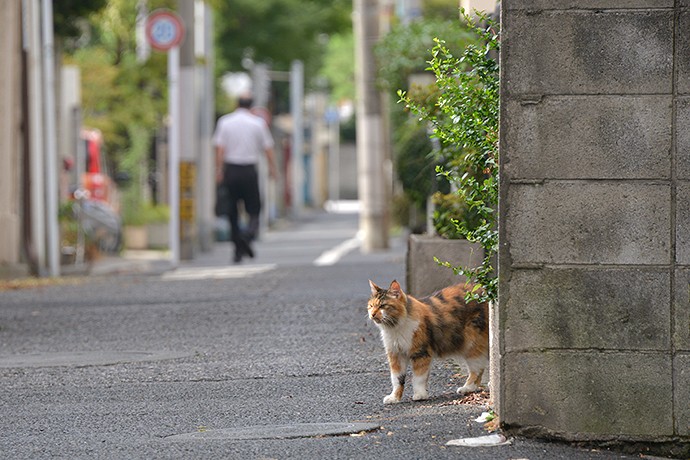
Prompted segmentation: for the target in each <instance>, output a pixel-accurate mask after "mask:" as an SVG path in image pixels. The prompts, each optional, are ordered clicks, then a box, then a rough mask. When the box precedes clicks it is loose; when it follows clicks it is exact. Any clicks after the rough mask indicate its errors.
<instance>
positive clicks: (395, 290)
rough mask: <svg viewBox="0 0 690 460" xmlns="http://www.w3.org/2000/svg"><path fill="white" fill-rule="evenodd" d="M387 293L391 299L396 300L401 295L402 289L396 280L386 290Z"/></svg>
mask: <svg viewBox="0 0 690 460" xmlns="http://www.w3.org/2000/svg"><path fill="white" fill-rule="evenodd" d="M388 293H389V294H390V295H391V297H394V298H396V299H397V298H399V297H400V296H401V295H402V288H401V287H400V283H398V281H397V280H393V282H392V283H391V286H390V287H389V288H388Z"/></svg>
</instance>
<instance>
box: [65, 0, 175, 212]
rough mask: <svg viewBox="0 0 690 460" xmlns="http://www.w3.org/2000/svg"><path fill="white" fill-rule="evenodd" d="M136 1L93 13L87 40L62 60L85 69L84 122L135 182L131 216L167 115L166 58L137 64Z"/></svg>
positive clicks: (129, 198)
mask: <svg viewBox="0 0 690 460" xmlns="http://www.w3.org/2000/svg"><path fill="white" fill-rule="evenodd" d="M137 3H138V0H109V1H108V3H107V5H106V6H105V7H104V8H102V9H100V10H98V11H97V12H95V13H92V14H91V15H90V16H89V17H88V27H86V28H85V29H86V32H87V33H85V37H84V38H83V39H81V40H77V43H78V44H79V45H78V47H75V48H73V49H71V50H70V51H69V52H68V53H67V55H66V56H65V59H64V60H65V62H67V63H71V64H75V65H77V66H79V68H80V69H81V77H82V114H83V122H84V124H85V125H86V126H89V127H93V128H98V129H100V130H101V132H102V133H103V139H104V142H105V147H106V152H107V154H108V158H107V159H108V163H109V165H110V166H111V170H113V171H122V172H126V173H128V174H129V175H130V177H132V179H133V180H132V182H131V183H132V186H130V187H129V188H128V189H127V190H125V195H124V197H123V205H124V206H125V207H126V208H127V209H124V210H123V211H124V212H125V214H127V215H130V216H131V215H133V214H134V213H135V212H136V210H137V209H141V207H142V205H144V204H145V203H142V193H141V189H140V188H139V187H138V185H139V184H140V183H141V182H142V180H143V179H142V176H141V174H142V171H146V169H147V166H148V165H147V164H146V161H147V155H146V153H147V152H148V148H149V145H150V143H151V139H152V136H153V134H154V132H155V129H156V127H157V126H159V125H160V124H162V123H163V117H164V116H165V114H166V113H167V102H166V96H167V78H166V74H167V70H166V69H167V67H166V56H165V55H164V54H162V53H152V54H151V57H150V58H149V60H148V61H147V62H145V63H141V62H139V61H138V60H137V56H136V38H135V34H134V30H135V25H136V15H137ZM148 3H149V4H148V6H149V8H150V9H152V10H153V9H155V8H159V7H170V6H174V4H175V2H174V1H172V0H171V1H166V0H159V1H153V0H149V2H148ZM83 32H84V31H83ZM86 37H88V39H86Z"/></svg>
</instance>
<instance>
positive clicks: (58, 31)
mask: <svg viewBox="0 0 690 460" xmlns="http://www.w3.org/2000/svg"><path fill="white" fill-rule="evenodd" d="M107 1H108V0H60V1H59V2H53V23H54V25H55V36H56V37H59V38H68V37H74V36H77V35H79V34H80V33H81V32H82V30H81V29H80V28H79V26H78V24H79V22H80V21H82V22H83V21H85V18H87V17H88V16H89V15H90V14H91V13H93V12H96V11H98V10H100V9H101V8H103V7H104V6H105V4H106V3H107Z"/></svg>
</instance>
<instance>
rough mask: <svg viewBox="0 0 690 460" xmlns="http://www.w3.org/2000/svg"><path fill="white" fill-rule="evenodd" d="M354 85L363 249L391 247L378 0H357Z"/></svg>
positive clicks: (360, 227) (371, 249)
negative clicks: (378, 73)
mask: <svg viewBox="0 0 690 460" xmlns="http://www.w3.org/2000/svg"><path fill="white" fill-rule="evenodd" d="M353 16H354V29H355V87H356V90H357V170H358V177H359V182H358V186H359V187H358V188H359V199H360V203H361V211H360V217H359V229H360V231H361V232H362V235H363V241H362V250H363V251H364V252H371V251H375V250H378V249H386V248H388V219H387V214H388V190H389V186H388V183H389V180H390V179H389V175H388V174H386V166H387V164H388V162H387V159H386V154H385V142H384V141H385V137H384V136H385V131H384V129H385V124H384V119H383V115H382V104H381V96H380V94H379V92H378V90H377V89H376V82H375V80H376V61H375V59H374V50H373V48H374V44H375V43H376V42H377V41H378V38H379V8H378V1H377V0H354V15H353Z"/></svg>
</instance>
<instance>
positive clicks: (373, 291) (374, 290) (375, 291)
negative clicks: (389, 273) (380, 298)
mask: <svg viewBox="0 0 690 460" xmlns="http://www.w3.org/2000/svg"><path fill="white" fill-rule="evenodd" d="M369 286H370V287H371V295H377V294H378V293H379V291H380V290H381V288H380V287H378V286H377V285H376V284H374V282H373V281H372V280H369Z"/></svg>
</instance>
